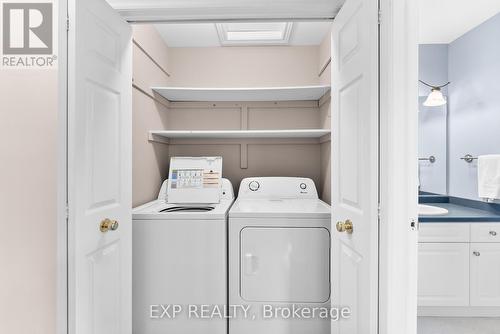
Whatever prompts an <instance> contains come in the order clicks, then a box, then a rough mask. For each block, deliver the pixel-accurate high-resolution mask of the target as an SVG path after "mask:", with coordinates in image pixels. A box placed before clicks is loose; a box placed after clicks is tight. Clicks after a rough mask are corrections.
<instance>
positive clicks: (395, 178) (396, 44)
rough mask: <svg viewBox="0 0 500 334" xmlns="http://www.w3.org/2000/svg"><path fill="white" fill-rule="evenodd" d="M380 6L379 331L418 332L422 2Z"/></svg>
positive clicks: (397, 0) (392, 1)
mask: <svg viewBox="0 0 500 334" xmlns="http://www.w3.org/2000/svg"><path fill="white" fill-rule="evenodd" d="M380 6H381V25H380V52H381V53H380V103H381V106H380V136H381V137H380V157H381V158H380V264H379V266H380V286H379V293H380V295H379V301H380V303H379V307H380V313H379V333H384V334H400V333H405V334H415V333H416V327H417V324H416V321H417V231H416V229H412V228H411V221H414V222H416V221H417V202H418V198H417V195H418V194H417V143H418V142H417V127H418V123H417V109H418V100H417V97H418V92H417V80H418V73H417V71H418V40H417V36H418V14H417V13H418V7H417V6H418V2H417V1H413V0H380Z"/></svg>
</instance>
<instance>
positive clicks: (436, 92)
mask: <svg viewBox="0 0 500 334" xmlns="http://www.w3.org/2000/svg"><path fill="white" fill-rule="evenodd" d="M419 81H420V82H421V83H423V84H424V85H426V86H428V87H430V88H431V92H430V94H429V96H427V99H426V100H425V102H424V106H426V107H439V106H443V105H445V104H446V99H445V97H444V96H443V93H442V92H441V88H443V87H446V86H448V85H449V84H450V82H447V83H445V84H444V85H441V86H433V85H429V84H428V83H426V82H424V81H422V80H419Z"/></svg>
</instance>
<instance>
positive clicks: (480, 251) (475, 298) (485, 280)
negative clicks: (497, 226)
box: [470, 243, 500, 306]
mask: <svg viewBox="0 0 500 334" xmlns="http://www.w3.org/2000/svg"><path fill="white" fill-rule="evenodd" d="M470 247H471V249H470V304H471V306H500V243H472V244H471V245H470Z"/></svg>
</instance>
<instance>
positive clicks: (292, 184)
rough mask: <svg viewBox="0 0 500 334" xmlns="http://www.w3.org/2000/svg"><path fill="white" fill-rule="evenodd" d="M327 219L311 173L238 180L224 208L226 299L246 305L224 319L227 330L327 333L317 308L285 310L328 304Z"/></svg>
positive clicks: (274, 333)
mask: <svg viewBox="0 0 500 334" xmlns="http://www.w3.org/2000/svg"><path fill="white" fill-rule="evenodd" d="M330 219H331V207H330V206H329V205H328V204H326V203H325V202H323V201H321V200H320V199H319V198H318V194H317V191H316V187H315V185H314V182H313V181H312V180H311V179H308V178H289V177H256V178H247V179H244V180H243V181H242V182H241V185H240V189H239V194H238V198H237V200H236V201H235V203H234V205H233V206H232V208H231V210H230V212H229V304H230V305H232V306H234V305H245V306H246V307H250V310H249V311H248V314H247V317H245V314H243V313H240V314H235V317H234V318H233V319H230V320H229V332H230V333H231V334H255V333H259V334H266V333H269V334H292V333H293V334H299V333H300V334H311V333H314V334H322V333H325V334H326V333H330V320H328V319H326V320H324V319H321V318H320V317H319V314H316V316H315V317H295V316H293V315H290V316H289V317H287V314H288V312H287V311H286V310H285V309H289V310H290V311H292V310H293V309H294V308H295V309H296V308H302V309H303V308H308V309H311V310H312V309H313V308H320V307H329V304H330V246H331V238H330ZM271 307H272V308H271ZM279 308H281V311H280V309H279ZM270 309H272V312H273V315H272V316H271V317H269V316H270V313H269V310H270Z"/></svg>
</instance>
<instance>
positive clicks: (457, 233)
mask: <svg viewBox="0 0 500 334" xmlns="http://www.w3.org/2000/svg"><path fill="white" fill-rule="evenodd" d="M499 226H500V225H499ZM469 241H470V226H469V224H468V223H420V225H419V231H418V242H469Z"/></svg>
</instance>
